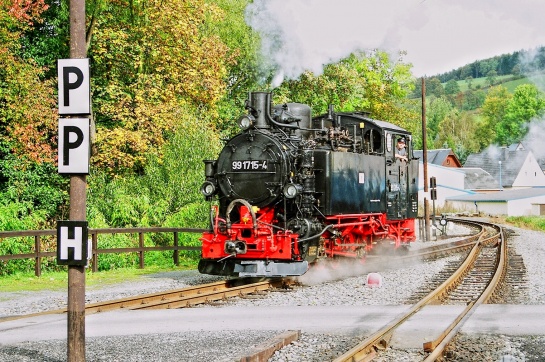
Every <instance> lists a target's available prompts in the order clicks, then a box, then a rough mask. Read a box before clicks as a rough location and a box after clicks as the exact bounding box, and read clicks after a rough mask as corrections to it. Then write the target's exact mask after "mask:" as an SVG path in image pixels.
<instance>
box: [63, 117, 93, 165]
mask: <svg viewBox="0 0 545 362" xmlns="http://www.w3.org/2000/svg"><path fill="white" fill-rule="evenodd" d="M89 152H90V140H89V119H88V118H61V119H59V173H72V174H88V173H89Z"/></svg>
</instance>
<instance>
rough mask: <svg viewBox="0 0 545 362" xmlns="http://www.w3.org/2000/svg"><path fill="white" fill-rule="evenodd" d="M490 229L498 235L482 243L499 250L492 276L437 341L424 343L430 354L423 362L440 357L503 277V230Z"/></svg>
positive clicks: (496, 226) (505, 259) (505, 246)
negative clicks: (496, 245) (477, 296)
mask: <svg viewBox="0 0 545 362" xmlns="http://www.w3.org/2000/svg"><path fill="white" fill-rule="evenodd" d="M492 227H494V228H495V229H497V232H498V233H497V234H496V235H492V236H491V237H489V238H487V239H486V240H483V243H484V244H490V243H497V244H498V247H499V248H500V251H499V253H498V257H497V267H496V271H495V272H494V276H493V277H492V279H491V280H490V282H489V283H488V285H487V287H486V289H485V290H484V291H483V293H481V295H480V297H479V298H478V299H477V300H476V301H474V302H471V303H470V304H469V305H468V306H467V307H466V308H465V309H464V311H463V312H462V313H460V315H458V317H457V318H456V319H455V320H454V321H453V322H452V323H451V325H450V326H449V327H448V328H447V329H445V331H444V332H443V333H442V334H441V335H440V336H439V337H438V338H437V339H435V340H434V341H431V342H427V343H424V350H425V351H428V352H431V353H430V354H429V355H428V357H427V358H426V359H425V360H424V361H425V362H431V361H435V360H436V359H438V358H440V357H442V354H443V352H444V351H445V349H446V348H447V346H448V344H449V343H450V342H451V341H452V339H453V338H454V337H455V336H456V334H457V333H458V331H459V330H460V328H462V326H463V325H464V323H465V322H466V321H467V320H468V319H469V318H470V317H471V315H472V314H473V313H474V312H475V310H477V308H478V307H479V306H480V305H482V304H485V303H486V302H487V301H488V300H489V299H490V298H491V297H492V295H493V294H494V290H495V289H496V287H497V286H498V284H499V283H500V281H501V280H502V278H503V277H504V275H505V272H506V269H507V243H506V241H505V238H504V233H503V228H502V227H501V226H499V225H493V226H492Z"/></svg>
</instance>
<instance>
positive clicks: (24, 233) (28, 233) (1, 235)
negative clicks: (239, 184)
mask: <svg viewBox="0 0 545 362" xmlns="http://www.w3.org/2000/svg"><path fill="white" fill-rule="evenodd" d="M205 231H206V230H205V229H199V228H175V227H131V228H98V229H91V228H90V229H89V237H90V239H91V242H92V256H91V263H90V264H91V266H92V267H91V270H92V271H93V272H96V271H98V254H112V253H113V254H117V253H138V257H139V267H140V268H141V269H143V268H144V253H145V252H149V251H169V250H172V251H173V255H172V257H173V259H174V264H175V265H177V266H178V265H179V263H180V262H179V255H180V251H191V250H197V251H198V250H200V249H201V247H200V246H184V245H179V235H178V234H179V233H203V232H205ZM149 233H173V237H174V243H173V245H172V246H144V234H149ZM99 234H111V235H115V234H138V242H139V244H138V247H132V248H105V249H99V248H98V235H99ZM56 235H57V230H56V229H47V230H18V231H0V243H1V242H2V239H5V238H21V237H34V251H33V252H30V253H20V254H6V255H0V261H8V260H16V259H32V258H34V260H35V262H34V274H35V275H36V276H38V277H39V276H41V263H42V258H46V257H56V256H57V252H56V251H42V250H41V249H42V246H41V241H42V240H41V237H43V236H56Z"/></svg>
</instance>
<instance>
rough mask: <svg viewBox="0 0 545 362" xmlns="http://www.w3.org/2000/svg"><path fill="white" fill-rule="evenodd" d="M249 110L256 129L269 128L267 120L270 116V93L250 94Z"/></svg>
mask: <svg viewBox="0 0 545 362" xmlns="http://www.w3.org/2000/svg"><path fill="white" fill-rule="evenodd" d="M249 101H250V108H251V110H252V114H253V116H254V117H255V118H256V124H255V127H256V128H270V126H269V122H268V121H267V118H268V117H270V114H271V93H267V92H251V93H250V99H249Z"/></svg>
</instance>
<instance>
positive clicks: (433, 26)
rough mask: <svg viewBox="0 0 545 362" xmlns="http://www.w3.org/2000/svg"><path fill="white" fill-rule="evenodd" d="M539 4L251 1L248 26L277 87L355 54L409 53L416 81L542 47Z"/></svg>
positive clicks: (527, 0) (544, 7) (503, 0)
mask: <svg viewBox="0 0 545 362" xmlns="http://www.w3.org/2000/svg"><path fill="white" fill-rule="evenodd" d="M544 12H545V3H544V2H543V1H542V0H522V2H513V1H512V0H496V1H474V0H457V1H455V2H453V1H450V0H381V1H371V0H337V1H331V0H290V1H286V0H254V2H253V3H251V4H249V5H248V7H247V8H246V21H247V23H248V24H249V25H250V26H251V27H252V28H253V29H254V30H256V31H257V32H259V33H260V34H261V38H262V54H263V57H264V58H265V59H267V60H268V62H269V64H266V65H264V66H267V67H269V69H271V68H272V69H275V70H276V71H277V72H276V76H275V81H274V83H275V84H274V85H278V84H279V83H280V82H281V81H282V80H283V79H295V78H297V77H298V76H299V75H301V74H302V73H303V72H304V71H305V70H310V71H312V72H314V73H316V74H321V72H322V69H323V66H324V65H325V64H328V63H331V62H335V61H338V60H340V59H342V58H344V57H346V56H348V55H349V54H350V53H352V52H355V51H369V50H374V49H381V50H385V51H388V52H390V53H397V52H399V51H406V52H407V55H406V57H405V59H406V60H407V61H409V62H412V63H413V64H414V68H413V71H414V73H415V74H416V75H417V76H421V75H423V74H428V75H434V74H438V73H440V72H446V71H449V70H451V69H454V68H457V67H460V66H463V65H464V64H468V63H471V62H473V61H475V60H478V59H485V58H488V57H492V56H495V55H500V54H503V53H512V52H513V51H517V50H520V49H525V48H526V49H531V48H534V47H536V46H538V45H545V33H544V32H542V31H541V29H542V28H543V25H542V23H543V19H542V14H543V13H544Z"/></svg>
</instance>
